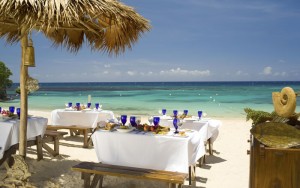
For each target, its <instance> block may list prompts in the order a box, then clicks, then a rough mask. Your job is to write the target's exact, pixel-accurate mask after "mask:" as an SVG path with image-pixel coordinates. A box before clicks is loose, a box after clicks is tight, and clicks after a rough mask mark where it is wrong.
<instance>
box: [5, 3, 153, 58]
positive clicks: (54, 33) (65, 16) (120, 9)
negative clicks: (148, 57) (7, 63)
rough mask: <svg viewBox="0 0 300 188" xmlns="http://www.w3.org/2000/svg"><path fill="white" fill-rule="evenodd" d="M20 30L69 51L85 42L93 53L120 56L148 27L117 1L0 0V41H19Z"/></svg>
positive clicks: (74, 49) (146, 22)
mask: <svg viewBox="0 0 300 188" xmlns="http://www.w3.org/2000/svg"><path fill="white" fill-rule="evenodd" d="M21 28H23V29H24V28H25V29H26V30H27V32H26V33H28V32H29V31H31V30H33V29H35V30H38V31H40V32H42V33H44V34H45V36H46V37H47V38H49V39H50V40H52V41H53V43H54V45H55V46H56V47H57V46H60V45H62V46H63V47H66V48H67V49H68V50H69V51H71V52H77V51H78V50H79V49H80V47H81V46H82V44H83V43H84V42H85V40H86V42H87V43H88V46H90V47H91V49H92V50H100V51H104V52H107V53H109V54H119V53H121V52H124V50H125V49H126V48H129V49H130V48H131V46H132V44H133V43H134V42H136V41H137V39H138V38H139V36H140V35H141V34H142V33H144V32H146V31H148V30H149V29H150V25H149V22H148V20H146V19H145V18H143V17H142V16H140V15H139V14H137V13H136V12H135V11H134V9H133V8H131V7H129V6H126V5H124V4H122V3H121V2H119V1H117V0H0V38H6V41H7V42H8V43H15V42H18V41H19V40H20V38H21V37H22V36H20V33H21Z"/></svg>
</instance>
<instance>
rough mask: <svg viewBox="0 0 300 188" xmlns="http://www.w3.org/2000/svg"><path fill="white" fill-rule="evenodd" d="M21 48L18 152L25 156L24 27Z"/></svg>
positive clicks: (26, 105) (25, 42)
mask: <svg viewBox="0 0 300 188" xmlns="http://www.w3.org/2000/svg"><path fill="white" fill-rule="evenodd" d="M21 36H22V39H21V48H22V58H21V61H22V62H21V69H20V92H21V115H20V140H19V152H20V155H21V156H23V157H25V156H26V145H27V111H28V99H27V89H26V81H27V77H28V76H27V75H28V67H27V66H25V65H24V64H25V54H26V47H27V43H28V38H27V31H26V29H24V28H22V29H21Z"/></svg>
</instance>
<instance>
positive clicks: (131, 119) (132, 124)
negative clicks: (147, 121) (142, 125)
mask: <svg viewBox="0 0 300 188" xmlns="http://www.w3.org/2000/svg"><path fill="white" fill-rule="evenodd" d="M130 124H131V126H133V127H136V118H135V116H130Z"/></svg>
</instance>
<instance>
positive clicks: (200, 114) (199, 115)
mask: <svg viewBox="0 0 300 188" xmlns="http://www.w3.org/2000/svg"><path fill="white" fill-rule="evenodd" d="M198 117H199V120H200V119H201V117H202V111H201V110H199V111H198Z"/></svg>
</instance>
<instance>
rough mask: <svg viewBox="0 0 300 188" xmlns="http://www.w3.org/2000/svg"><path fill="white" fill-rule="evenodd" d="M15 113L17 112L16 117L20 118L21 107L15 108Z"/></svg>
mask: <svg viewBox="0 0 300 188" xmlns="http://www.w3.org/2000/svg"><path fill="white" fill-rule="evenodd" d="M17 114H18V118H19V119H20V115H21V108H17Z"/></svg>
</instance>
